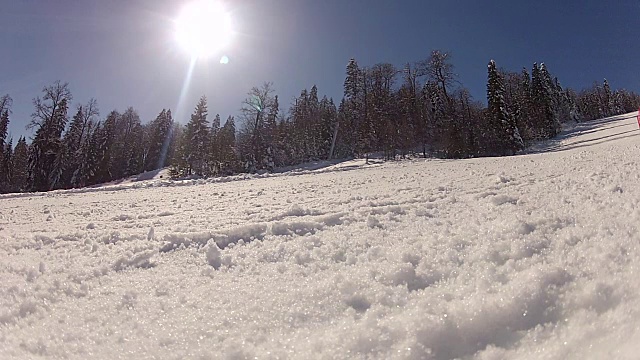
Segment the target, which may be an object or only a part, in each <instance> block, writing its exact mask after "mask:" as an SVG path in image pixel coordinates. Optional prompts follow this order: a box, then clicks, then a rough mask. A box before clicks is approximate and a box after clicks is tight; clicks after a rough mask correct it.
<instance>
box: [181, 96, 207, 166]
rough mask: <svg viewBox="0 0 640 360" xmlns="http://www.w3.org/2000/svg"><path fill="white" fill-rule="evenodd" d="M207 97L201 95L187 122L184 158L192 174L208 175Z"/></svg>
mask: <svg viewBox="0 0 640 360" xmlns="http://www.w3.org/2000/svg"><path fill="white" fill-rule="evenodd" d="M207 115H208V109H207V98H206V97H205V96H202V97H201V98H200V100H199V101H198V104H197V105H196V108H195V110H194V111H193V114H191V120H189V122H188V123H187V128H186V131H185V135H186V139H185V141H186V153H185V155H186V158H187V159H188V163H189V167H190V168H191V169H192V170H193V174H194V175H199V176H204V175H209V173H208V171H207V163H206V161H207V158H208V155H207V151H208V150H209V146H208V144H209V120H207Z"/></svg>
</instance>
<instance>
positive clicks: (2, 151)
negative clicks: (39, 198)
mask: <svg viewBox="0 0 640 360" xmlns="http://www.w3.org/2000/svg"><path fill="white" fill-rule="evenodd" d="M10 107H11V98H10V97H9V95H4V96H3V97H2V98H0V192H2V191H8V189H9V187H10V186H9V169H8V168H6V167H5V168H2V164H4V163H6V162H8V161H9V160H8V157H9V156H10V150H11V149H9V151H7V150H6V149H7V147H6V146H5V145H6V144H7V129H8V127H9V111H10ZM3 189H4V190H3Z"/></svg>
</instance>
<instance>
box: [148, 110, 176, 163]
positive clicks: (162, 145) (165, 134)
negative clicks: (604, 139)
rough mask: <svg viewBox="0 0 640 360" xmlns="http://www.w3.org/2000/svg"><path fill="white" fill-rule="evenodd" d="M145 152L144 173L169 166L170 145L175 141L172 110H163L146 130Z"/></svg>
mask: <svg viewBox="0 0 640 360" xmlns="http://www.w3.org/2000/svg"><path fill="white" fill-rule="evenodd" d="M145 132H146V134H145V138H146V140H145V149H144V151H143V164H144V165H143V166H144V171H150V170H155V169H160V168H163V167H165V166H166V165H167V164H168V161H169V157H168V156H167V155H168V151H169V145H170V143H171V140H172V139H173V133H172V132H173V118H172V116H171V110H166V109H162V111H161V112H160V114H158V116H157V117H156V118H155V120H153V121H152V122H151V123H150V124H149V125H148V126H147V127H146V128H145Z"/></svg>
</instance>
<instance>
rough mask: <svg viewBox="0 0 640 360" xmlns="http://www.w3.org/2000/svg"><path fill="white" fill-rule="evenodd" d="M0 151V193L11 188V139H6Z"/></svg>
mask: <svg viewBox="0 0 640 360" xmlns="http://www.w3.org/2000/svg"><path fill="white" fill-rule="evenodd" d="M0 153H2V156H1V157H0V193H3V192H9V191H12V190H13V186H12V182H13V139H9V140H8V141H6V144H5V146H4V149H0Z"/></svg>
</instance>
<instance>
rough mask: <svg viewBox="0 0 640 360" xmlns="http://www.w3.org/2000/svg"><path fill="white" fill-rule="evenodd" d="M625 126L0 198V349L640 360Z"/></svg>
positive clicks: (622, 122)
mask: <svg viewBox="0 0 640 360" xmlns="http://www.w3.org/2000/svg"><path fill="white" fill-rule="evenodd" d="M635 116H636V114H635V113H634V114H627V115H623V116H618V117H614V118H609V119H603V120H599V121H594V122H590V123H584V124H578V125H576V126H574V127H572V128H570V129H567V130H566V131H565V132H564V133H563V134H562V135H561V136H560V137H559V138H557V139H555V140H553V141H551V142H546V143H544V144H540V145H538V146H537V147H535V148H534V149H532V150H531V151H530V152H529V153H527V154H523V155H519V156H512V157H503V158H479V159H468V160H438V159H426V160H425V159H413V160H403V161H388V162H381V161H373V162H370V163H366V162H365V160H353V161H348V162H341V163H338V162H334V163H324V164H315V165H311V166H309V167H308V168H306V169H297V170H295V169H290V170H289V171H286V172H281V173H275V174H258V175H240V176H234V177H227V178H219V179H200V180H185V181H176V182H173V181H169V180H168V179H167V178H166V176H164V177H162V178H161V177H160V176H161V175H159V174H147V175H145V176H142V177H141V178H140V179H132V180H131V181H125V182H122V183H119V184H116V183H114V184H109V185H105V186H102V187H94V188H86V189H77V190H70V191H54V192H50V193H42V194H14V195H3V196H0V258H1V260H2V261H1V263H0V279H1V281H0V358H2V359H23V358H71V359H85V358H96V359H118V358H122V359H151V358H159V359H184V358H196V359H200V358H202V359H207V358H212V359H218V358H220V359H254V358H255V359H288V358H301V359H310V358H319V359H339V358H356V359H357V358H362V359H364V358H367V359H370V358H376V359H454V358H460V359H482V360H489V359H613V358H615V359H636V358H638V354H640V297H639V296H640V282H639V281H638V277H639V276H640V271H639V269H640V247H639V244H640V231H639V228H640V207H639V202H640V136H638V134H639V133H640V131H639V130H638V124H637V122H636V119H635ZM135 180H139V181H135Z"/></svg>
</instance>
